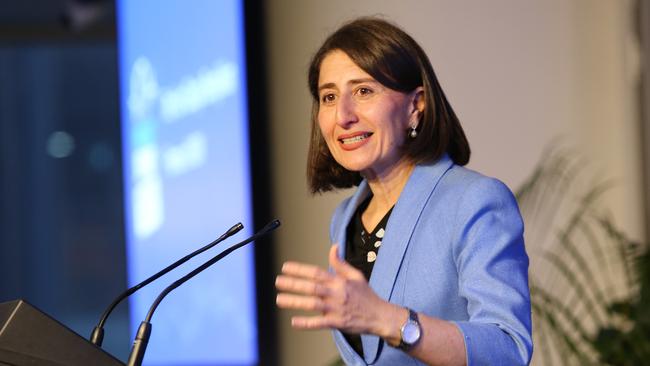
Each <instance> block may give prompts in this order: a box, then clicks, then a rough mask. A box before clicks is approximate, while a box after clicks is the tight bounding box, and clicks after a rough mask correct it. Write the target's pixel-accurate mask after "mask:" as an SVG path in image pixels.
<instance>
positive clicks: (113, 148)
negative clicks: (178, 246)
mask: <svg viewBox="0 0 650 366" xmlns="http://www.w3.org/2000/svg"><path fill="white" fill-rule="evenodd" d="M0 56H1V57H0V76H1V77H2V82H0V110H1V111H0V118H1V126H0V131H1V133H2V135H1V136H0V143H1V144H2V146H1V147H0V152H1V154H2V155H1V157H0V162H1V165H0V172H1V174H2V175H1V177H0V189H1V191H0V194H2V196H0V201H1V202H2V203H1V205H0V215H1V216H0V218H1V222H2V226H1V227H0V228H1V230H2V233H1V234H0V240H1V242H0V301H5V300H10V299H14V298H24V299H26V300H28V301H30V302H31V303H33V304H34V305H36V306H37V307H39V308H41V309H43V310H44V311H46V312H47V313H49V314H51V315H52V316H54V317H55V318H57V319H59V320H60V321H61V322H62V323H64V324H66V325H67V326H69V327H71V328H72V329H73V330H75V331H77V332H78V333H80V334H82V335H84V336H86V335H87V334H88V333H89V332H90V330H91V329H92V327H93V325H94V323H95V322H96V321H97V319H98V317H99V315H100V314H101V312H102V311H103V308H104V307H105V306H106V305H107V304H108V303H109V302H110V300H111V299H112V298H113V297H114V296H115V295H116V294H117V293H119V292H120V291H122V290H123V289H124V287H125V284H126V278H125V276H126V275H125V273H126V271H125V259H124V244H123V228H122V225H123V224H122V199H121V166H120V148H119V146H120V145H119V136H120V134H119V115H118V107H117V106H118V101H117V65H116V51H115V45H114V43H113V42H94V43H87V44H70V43H68V44H52V43H43V44H39V43H34V44H30V45H16V46H5V47H2V48H0ZM56 131H65V132H66V133H69V134H70V135H71V136H72V137H73V138H74V150H73V152H72V154H71V155H70V156H67V157H64V158H55V157H53V156H51V155H49V154H48V150H47V146H48V140H49V139H50V137H51V136H52V133H54V132H56ZM106 332H107V334H106V341H105V345H106V348H107V349H108V350H109V351H111V352H112V353H114V354H116V355H117V356H118V357H122V358H124V357H125V356H126V353H127V352H128V346H129V343H130V342H129V338H130V337H129V334H128V316H127V308H126V306H122V307H120V308H118V310H117V312H116V313H115V314H114V315H113V317H112V318H111V319H109V322H108V324H107V327H106Z"/></svg>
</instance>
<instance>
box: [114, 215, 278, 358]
mask: <svg viewBox="0 0 650 366" xmlns="http://www.w3.org/2000/svg"><path fill="white" fill-rule="evenodd" d="M278 226H280V221H279V220H277V219H276V220H273V221H271V222H269V223H268V224H266V226H264V227H263V228H262V229H261V230H260V231H258V232H257V233H255V234H254V235H253V236H251V237H250V238H248V239H246V240H244V241H242V242H239V243H237V244H235V245H233V246H231V247H230V248H228V249H226V250H224V251H223V252H221V253H219V254H217V255H216V256H215V257H213V258H212V259H210V260H208V261H207V262H205V263H203V264H202V265H200V266H199V267H197V268H196V269H194V270H193V271H192V272H190V273H188V274H186V275H185V276H183V277H181V278H180V279H179V280H177V281H176V282H174V283H172V284H171V285H169V286H167V288H165V289H164V290H163V291H162V292H161V293H160V295H158V297H157V298H156V300H155V301H154V302H153V304H152V305H151V307H150V308H149V312H148V313H147V317H146V318H145V320H144V321H143V322H142V323H140V327H139V328H138V332H137V333H136V336H135V340H134V341H133V348H131V354H129V360H128V362H127V363H126V364H127V366H140V365H142V360H143V359H144V353H145V352H146V350H147V344H148V343H149V336H150V335H151V318H152V317H153V313H154V311H156V308H157V307H158V305H160V302H161V301H162V300H163V299H164V298H165V296H167V295H168V294H169V293H170V292H172V291H173V290H174V289H176V288H177V287H178V286H180V285H182V284H184V283H185V282H187V281H188V280H189V279H191V278H192V277H194V276H196V275H197V274H199V273H201V272H203V271H204V270H205V269H206V268H208V267H210V266H211V265H213V264H215V263H217V262H218V261H220V260H221V259H222V258H224V257H226V256H227V255H228V254H230V253H232V252H234V251H235V250H237V249H239V248H241V247H243V246H244V245H246V244H248V243H250V242H252V241H255V240H257V239H259V238H261V237H262V236H265V235H267V234H268V233H269V232H271V231H273V230H275V229H277V228H278Z"/></svg>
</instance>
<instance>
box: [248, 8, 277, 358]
mask: <svg viewBox="0 0 650 366" xmlns="http://www.w3.org/2000/svg"><path fill="white" fill-rule="evenodd" d="M244 4H245V6H244V13H245V23H246V62H247V74H248V105H249V125H248V126H249V127H248V128H249V134H248V135H249V139H250V147H251V151H250V156H251V169H252V172H251V177H252V185H253V187H252V188H253V204H254V208H253V213H254V218H253V220H254V223H255V227H256V228H260V227H261V226H262V225H264V224H266V223H267V222H268V221H270V220H271V207H272V201H271V192H272V187H271V173H270V172H271V169H270V153H269V151H270V150H269V144H268V139H269V134H268V119H267V117H266V116H267V115H268V108H267V105H266V103H267V98H266V95H267V88H266V73H265V65H266V63H265V60H266V52H265V51H266V49H265V44H266V39H265V37H264V35H265V34H266V31H265V23H264V14H265V13H264V2H263V1H259V0H254V1H253V0H249V1H244ZM280 230H282V228H280ZM272 237H273V236H271V237H266V238H264V239H262V240H261V241H258V242H257V243H256V245H255V276H256V279H255V280H256V281H255V282H256V285H257V318H258V345H259V354H260V365H276V364H277V362H278V361H277V360H278V357H277V356H278V355H277V349H278V346H279V344H278V341H277V340H278V339H279V338H280V337H279V336H278V334H277V325H276V310H275V309H276V307H275V285H274V283H275V273H274V268H273V263H274V255H273V253H274V249H273V245H272V244H273V239H272Z"/></svg>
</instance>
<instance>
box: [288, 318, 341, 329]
mask: <svg viewBox="0 0 650 366" xmlns="http://www.w3.org/2000/svg"><path fill="white" fill-rule="evenodd" d="M291 326H292V327H294V328H297V329H305V330H308V329H312V330H315V329H326V328H331V327H332V326H331V325H330V321H329V320H328V319H327V318H326V317H324V316H294V317H292V318H291Z"/></svg>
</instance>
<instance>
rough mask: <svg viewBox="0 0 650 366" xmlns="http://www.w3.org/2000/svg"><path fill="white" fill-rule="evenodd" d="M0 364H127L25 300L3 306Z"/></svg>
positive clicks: (68, 365) (39, 365)
mask: <svg viewBox="0 0 650 366" xmlns="http://www.w3.org/2000/svg"><path fill="white" fill-rule="evenodd" d="M0 365H2V366H4V365H11V366H23V365H30V366H76V365H80V366H89V365H96V366H117V365H122V366H123V365H124V363H122V362H121V361H120V360H118V359H117V358H115V357H113V356H111V355H110V354H109V353H107V352H105V351H104V350H102V349H101V348H99V347H97V346H95V345H94V344H92V343H90V342H89V341H87V340H86V339H85V338H84V337H82V336H80V335H79V334H77V333H75V332H74V331H72V330H71V329H70V328H68V327H66V326H65V325H63V324H61V323H59V322H58V321H56V320H55V319H53V318H51V317H50V316H48V315H47V314H45V313H43V312H42V311H40V310H38V309H36V308H35V307H34V306H32V305H30V304H28V303H27V302H26V301H24V300H14V301H9V302H4V303H0Z"/></svg>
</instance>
